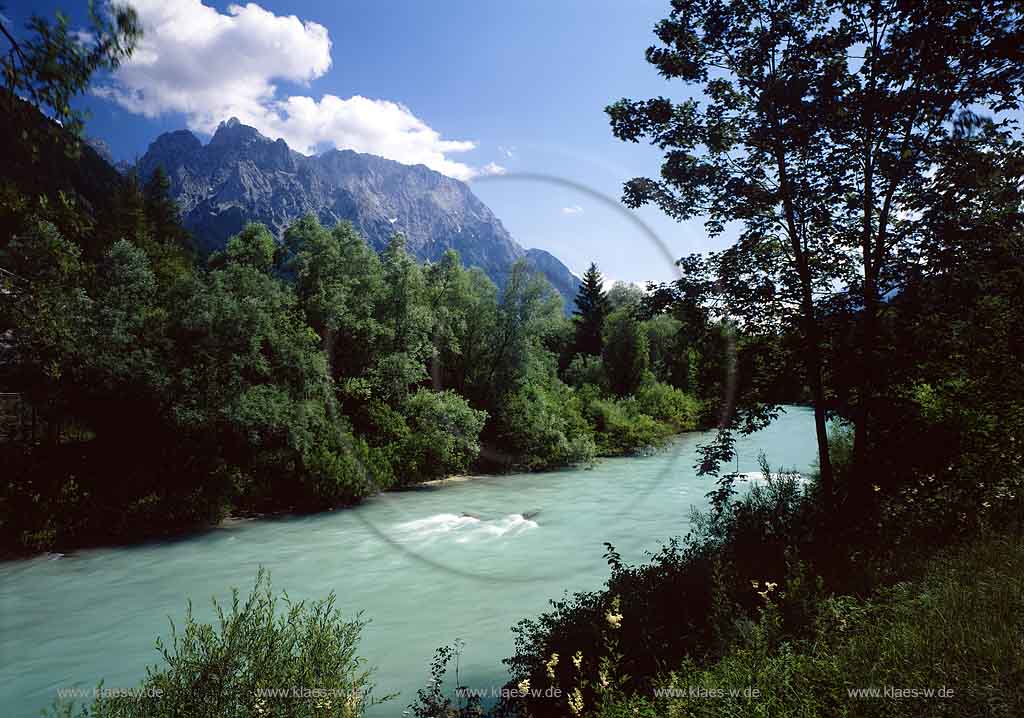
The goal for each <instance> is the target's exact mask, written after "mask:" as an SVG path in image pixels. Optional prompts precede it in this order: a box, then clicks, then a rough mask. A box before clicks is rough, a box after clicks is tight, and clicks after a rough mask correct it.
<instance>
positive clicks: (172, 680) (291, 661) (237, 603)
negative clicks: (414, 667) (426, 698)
mask: <svg viewBox="0 0 1024 718" xmlns="http://www.w3.org/2000/svg"><path fill="white" fill-rule="evenodd" d="M334 602H335V597H334V594H333V593H332V594H330V596H328V597H327V599H325V600H322V601H316V602H314V603H312V604H308V605H307V604H306V603H305V602H298V603H293V602H292V601H291V600H289V599H288V596H287V594H284V595H283V596H282V598H281V599H278V597H277V596H275V595H274V593H273V591H272V590H271V584H270V579H269V577H268V575H267V574H266V573H265V572H264V571H263V570H262V569H261V570H260V572H259V575H258V576H257V578H256V585H255V587H254V588H253V591H252V593H251V594H250V595H249V597H248V598H247V599H246V600H245V602H244V603H243V602H242V601H241V600H240V599H239V594H238V590H237V589H235V590H233V591H232V599H231V603H230V606H229V607H228V608H227V610H225V608H224V607H223V606H221V605H220V604H219V603H218V602H217V601H216V600H214V602H213V604H214V608H215V610H216V613H217V622H216V624H215V625H214V624H208V623H200V622H198V621H196V619H195V618H194V617H193V615H192V607H191V604H190V605H189V607H188V609H187V611H186V614H185V623H184V625H183V626H182V629H181V631H178V630H177V629H176V628H175V626H174V624H173V623H172V624H171V643H170V645H169V646H167V645H165V644H164V643H163V642H162V641H160V640H159V639H158V640H157V650H159V651H160V653H161V655H162V657H163V661H164V664H163V665H162V666H154V667H152V668H150V669H149V670H148V671H147V674H148V675H147V677H146V679H145V680H144V681H143V682H142V683H141V685H139V687H138V689H137V690H136V691H135V692H134V694H132V695H117V696H104V695H100V696H99V697H98V698H97V699H96V700H95V701H94V702H93V703H92V705H90V706H84V707H81V708H80V713H79V715H80V716H83V717H84V716H94V717H95V718H100V717H106V716H111V717H112V716H118V717H119V718H136V717H137V718H143V717H145V718H160V717H161V716H167V717H168V718H170V717H171V716H174V717H175V718H177V717H178V716H189V717H190V718H206V717H208V718H222V717H223V716H229V715H230V716H237V717H238V718H248V717H250V716H251V717H252V718H258V717H261V716H284V715H287V716H295V717H296V718H298V717H300V716H318V717H319V716H338V717H344V718H352V717H355V716H361V715H363V711H364V709H365V708H366V707H367V706H369V705H373V704H374V703H376V702H379V701H376V700H375V699H374V698H373V696H372V691H373V687H374V686H373V682H372V676H373V670H372V669H370V668H367V667H366V664H365V661H364V660H363V659H362V658H360V657H359V656H358V655H357V654H356V650H357V648H358V645H359V637H360V633H361V632H362V629H363V627H364V626H365V625H366V622H365V621H363V620H362V619H361V617H359V616H356V618H355V619H353V620H345V619H343V618H342V616H341V614H340V613H339V612H338V611H337V610H336V609H335V608H334ZM280 604H283V606H281V607H282V608H283V609H284V610H283V612H281V611H279V610H278V608H279V606H280ZM101 688H102V686H101ZM293 688H295V689H298V691H300V693H303V692H304V695H303V696H302V697H295V696H294V695H292V694H289V695H288V696H287V697H280V696H278V697H272V696H271V695H268V693H269V692H270V691H277V690H280V689H284V690H286V691H288V692H289V693H290V692H291V691H292V689H293ZM385 700H386V699H385ZM55 712H56V713H57V714H58V715H62V716H65V717H67V718H70V716H72V715H73V714H74V709H73V707H72V706H71V705H70V704H63V705H59V706H58V707H57V709H56V711H55Z"/></svg>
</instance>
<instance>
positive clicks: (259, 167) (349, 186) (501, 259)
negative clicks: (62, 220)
mask: <svg viewBox="0 0 1024 718" xmlns="http://www.w3.org/2000/svg"><path fill="white" fill-rule="evenodd" d="M157 166H163V168H164V171H165V172H167V175H168V177H169V178H170V182H171V194H172V196H173V197H174V198H175V199H176V200H177V202H178V204H179V206H180V207H181V212H182V220H183V223H184V224H185V226H186V227H187V228H188V229H189V230H190V231H191V232H192V233H193V235H194V236H195V238H196V241H197V243H198V244H199V246H200V247H201V248H203V249H204V250H206V251H213V250H216V249H220V248H222V247H223V246H224V244H225V243H226V242H227V239H228V237H230V236H231V235H233V234H235V233H237V232H238V231H239V230H241V229H242V227H244V226H245V224H246V223H247V222H261V223H263V224H265V225H266V226H267V227H269V228H270V229H271V231H272V232H274V233H275V234H276V235H278V236H279V237H280V236H281V234H282V233H283V231H284V228H285V227H287V226H288V224H289V223H291V222H292V221H293V220H295V219H296V218H298V217H301V216H303V215H305V214H313V215H315V216H316V217H317V218H319V220H320V221H321V222H322V223H323V224H325V225H333V224H335V223H337V222H339V221H343V220H345V221H349V222H351V223H352V224H353V225H354V226H355V228H356V229H357V230H358V231H359V232H360V233H361V234H362V236H363V237H364V238H365V239H366V241H367V242H368V243H369V244H370V245H371V246H373V247H375V248H376V249H378V250H380V249H382V248H383V247H384V246H385V245H386V244H387V241H388V239H390V237H391V236H392V235H393V234H394V233H395V232H401V233H402V234H404V235H405V237H406V245H407V247H408V249H409V251H410V252H412V253H413V254H414V255H415V256H416V257H418V258H419V259H420V260H423V261H436V260H438V259H440V258H441V257H442V256H443V255H444V253H445V252H446V251H447V250H448V249H455V250H456V251H457V252H458V253H459V256H460V257H461V258H462V261H463V262H464V263H465V264H466V265H468V266H477V267H480V268H481V269H483V270H484V271H485V272H486V273H487V274H488V276H490V277H491V279H493V280H494V282H495V283H496V284H498V285H499V286H502V285H503V284H504V282H505V279H506V277H507V275H508V272H509V269H510V268H511V266H512V264H513V263H514V262H515V261H517V260H518V259H524V260H525V261H527V262H528V263H529V264H531V265H532V266H534V268H535V269H537V271H540V272H541V273H543V274H544V275H545V276H547V277H548V279H549V280H550V281H551V283H552V285H553V286H554V287H555V288H556V289H558V290H559V292H560V293H561V294H562V295H563V297H564V298H565V299H566V303H567V305H568V306H571V303H572V297H573V296H574V295H575V292H576V288H577V287H578V285H579V280H578V279H577V278H576V277H575V276H573V275H572V273H570V272H569V270H568V269H567V268H566V267H565V265H563V264H562V263H561V262H559V261H558V260H557V259H555V258H554V257H552V256H551V255H549V254H547V253H546V252H542V251H540V250H537V251H531V252H527V251H526V250H524V249H523V248H522V247H521V246H520V245H519V244H518V243H517V242H516V241H515V240H514V239H512V237H511V235H510V234H509V233H508V231H507V230H506V229H505V227H504V225H502V223H501V221H500V220H499V219H498V218H497V217H495V216H494V213H493V212H491V210H490V209H489V208H488V207H487V206H486V205H485V204H484V203H483V202H481V201H480V199H479V198H477V197H476V195H474V194H473V192H472V190H471V189H470V188H469V186H468V185H466V184H465V183H464V182H460V181H459V180H456V179H453V178H451V177H447V176H445V175H442V174H440V173H439V172H435V171H434V170H431V169H429V168H428V167H425V166H424V165H415V166H410V165H405V164H402V163H400V162H396V161H394V160H389V159H385V158H383V157H378V156H376V155H369V154H362V153H359V152H354V151H352V150H330V151H328V152H324V153H323V154H320V155H316V156H312V157H310V156H306V155H302V154H300V153H298V152H295V151H293V150H291V149H290V148H289V147H288V145H287V143H286V142H285V141H284V140H282V139H278V140H276V141H275V140H271V139H269V138H267V137H265V136H264V135H262V134H261V133H260V132H259V131H258V130H257V129H256V128H254V127H250V126H248V125H244V124H242V123H241V122H239V120H238V119H237V118H234V117H232V118H231V119H229V120H226V121H224V122H221V123H220V125H219V126H218V127H217V130H216V132H215V133H214V135H213V137H212V138H211V139H210V142H209V143H208V144H206V145H203V144H202V143H200V142H199V140H198V139H197V138H196V137H195V135H193V134H192V133H191V132H188V131H187V130H181V131H178V132H170V133H165V134H163V135H161V136H160V137H158V138H157V139H156V140H155V141H154V142H153V143H152V144H151V145H150V147H149V150H148V151H147V152H146V154H145V155H144V156H143V157H142V159H140V160H139V165H138V169H139V174H140V176H141V177H142V178H143V179H146V178H148V177H149V175H150V174H152V172H153V171H154V170H155V169H156V167H157Z"/></svg>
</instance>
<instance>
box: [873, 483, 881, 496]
mask: <svg viewBox="0 0 1024 718" xmlns="http://www.w3.org/2000/svg"><path fill="white" fill-rule="evenodd" d="M871 488H872V489H874V490H875V493H876V494H877V493H878V492H879V491H881V490H882V487H881V486H879V485H878V484H871Z"/></svg>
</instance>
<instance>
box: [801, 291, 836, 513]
mask: <svg viewBox="0 0 1024 718" xmlns="http://www.w3.org/2000/svg"><path fill="white" fill-rule="evenodd" d="M804 294H805V298H804V303H805V307H804V309H803V311H804V337H805V341H806V347H805V349H804V351H805V352H806V354H805V356H804V365H805V367H806V368H807V383H808V385H809V386H810V389H811V400H812V402H813V403H814V433H815V436H816V438H817V441H818V468H819V473H820V476H821V493H822V496H823V498H824V500H825V509H826V510H828V511H831V510H832V509H833V508H835V476H834V474H833V472H832V458H831V455H830V453H829V446H828V423H827V421H826V413H825V385H824V380H823V379H822V376H821V372H822V366H821V365H822V361H821V345H820V343H819V342H820V338H819V331H818V325H817V321H816V319H815V316H814V307H813V305H810V287H809V286H808V287H807V288H806V289H805V290H804Z"/></svg>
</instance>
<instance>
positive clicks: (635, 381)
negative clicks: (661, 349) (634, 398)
mask: <svg viewBox="0 0 1024 718" xmlns="http://www.w3.org/2000/svg"><path fill="white" fill-rule="evenodd" d="M601 358H602V360H603V361H604V366H605V373H606V375H607V377H608V386H609V388H610V389H611V391H612V392H613V393H615V394H616V395H618V396H627V395H629V394H633V393H635V392H636V390H637V389H639V388H640V384H641V382H642V381H643V379H644V374H645V373H646V372H647V368H648V366H649V363H650V353H649V345H648V341H647V333H646V332H645V331H644V327H643V326H642V325H641V323H640V322H639V321H638V320H637V318H636V316H635V314H634V312H633V310H631V309H629V308H623V309H619V310H617V311H615V312H613V313H612V314H611V315H610V316H609V317H608V321H607V323H606V326H605V332H604V350H603V351H602V354H601Z"/></svg>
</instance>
